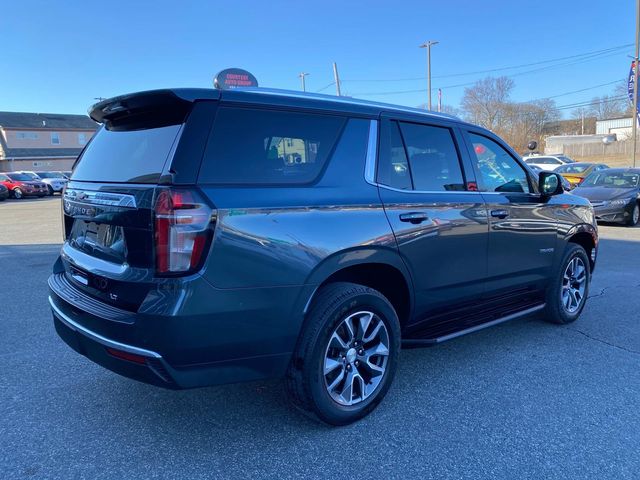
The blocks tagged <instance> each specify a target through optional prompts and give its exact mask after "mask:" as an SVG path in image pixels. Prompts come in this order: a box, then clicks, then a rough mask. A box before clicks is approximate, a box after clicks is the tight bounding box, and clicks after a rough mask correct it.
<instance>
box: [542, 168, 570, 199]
mask: <svg viewBox="0 0 640 480" xmlns="http://www.w3.org/2000/svg"><path fill="white" fill-rule="evenodd" d="M538 188H539V190H540V193H541V194H542V195H546V196H549V197H550V196H552V195H560V194H561V193H564V187H563V185H562V177H560V175H558V174H557V173H553V172H540V174H539V175H538Z"/></svg>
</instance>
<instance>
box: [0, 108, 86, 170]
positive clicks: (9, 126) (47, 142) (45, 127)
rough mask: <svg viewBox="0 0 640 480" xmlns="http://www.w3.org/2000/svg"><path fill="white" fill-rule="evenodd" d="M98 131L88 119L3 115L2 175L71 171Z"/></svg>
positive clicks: (0, 136)
mask: <svg viewBox="0 0 640 480" xmlns="http://www.w3.org/2000/svg"><path fill="white" fill-rule="evenodd" d="M97 128H98V124H97V123H95V122H94V121H93V120H91V119H90V118H89V117H88V116H86V115H66V114H57V113H23V112H0V172H11V171H15V170H33V171H48V170H53V171H65V170H71V167H72V166H73V163H74V162H75V160H76V158H78V155H79V154H80V152H81V151H82V148H83V147H84V146H85V145H86V144H87V142H88V141H89V139H91V137H92V135H93V134H94V133H95V132H96V130H97Z"/></svg>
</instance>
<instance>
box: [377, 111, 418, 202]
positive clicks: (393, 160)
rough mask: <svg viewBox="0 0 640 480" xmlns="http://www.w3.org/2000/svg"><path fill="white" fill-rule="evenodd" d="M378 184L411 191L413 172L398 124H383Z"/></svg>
mask: <svg viewBox="0 0 640 480" xmlns="http://www.w3.org/2000/svg"><path fill="white" fill-rule="evenodd" d="M378 183H381V184H382V185H387V186H389V187H393V188H397V189H399V190H411V189H412V188H413V187H412V184H411V172H410V171H409V162H408V160H407V153H406V151H405V149H404V144H403V143H402V137H401V136H400V128H399V127H398V124H397V123H396V122H386V123H385V124H383V128H382V131H381V137H380V161H379V163H378Z"/></svg>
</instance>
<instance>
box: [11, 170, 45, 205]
mask: <svg viewBox="0 0 640 480" xmlns="http://www.w3.org/2000/svg"><path fill="white" fill-rule="evenodd" d="M0 185H4V186H5V187H7V189H8V190H9V193H10V194H11V196H12V197H13V198H18V199H20V198H23V197H44V196H45V195H48V193H49V191H48V190H47V186H46V185H45V184H44V183H42V182H38V181H34V180H32V179H31V177H30V176H29V175H26V174H24V173H13V172H10V173H0Z"/></svg>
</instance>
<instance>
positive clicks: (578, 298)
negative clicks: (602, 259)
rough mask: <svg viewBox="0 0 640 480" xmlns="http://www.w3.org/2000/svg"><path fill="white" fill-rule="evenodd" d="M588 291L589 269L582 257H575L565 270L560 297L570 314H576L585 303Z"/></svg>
mask: <svg viewBox="0 0 640 480" xmlns="http://www.w3.org/2000/svg"><path fill="white" fill-rule="evenodd" d="M586 289H587V267H586V265H585V264H584V261H583V260H582V258H580V257H573V258H572V259H571V260H570V261H569V263H568V264H567V267H566V268H565V270H564V275H563V277H562V289H561V292H560V297H561V300H562V306H563V307H564V309H565V310H566V311H567V312H568V313H575V312H576V311H578V309H579V308H580V307H581V306H582V303H583V302H584V296H585V291H586Z"/></svg>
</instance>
